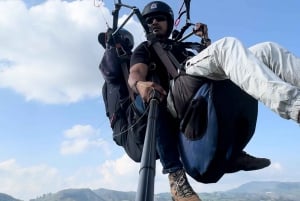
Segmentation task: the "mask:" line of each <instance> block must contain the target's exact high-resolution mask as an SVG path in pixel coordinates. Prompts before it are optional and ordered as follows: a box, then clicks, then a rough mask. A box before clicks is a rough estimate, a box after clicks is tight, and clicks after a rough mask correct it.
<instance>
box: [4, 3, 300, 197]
mask: <svg viewBox="0 0 300 201" xmlns="http://www.w3.org/2000/svg"><path fill="white" fill-rule="evenodd" d="M148 2H149V1H137V0H135V1H134V0H123V3H125V4H128V5H135V6H137V7H138V8H141V9H142V8H143V5H145V4H146V3H148ZM168 2H170V4H171V5H172V7H173V9H174V13H175V15H176V16H177V12H178V10H179V8H180V6H181V1H175V0H171V1H168ZM97 4H98V5H100V6H99V7H96V6H95V5H94V0H81V1H60V0H49V1H44V0H26V1H25V0H24V1H21V0H13V1H12V0H1V1H0V98H1V101H0V103H1V104H0V139H1V140H0V178H1V181H0V192H1V193H7V194H10V195H12V196H14V197H16V198H19V199H24V200H29V199H30V198H35V197H36V196H40V195H42V194H44V193H49V192H52V193H55V192H57V191H59V190H62V189H66V188H91V189H97V188H109V189H115V190H133V191H135V190H136V189H137V183H138V182H137V181H138V169H139V164H137V163H134V162H132V161H131V160H130V159H129V158H128V157H127V156H126V155H125V153H124V151H123V150H122V148H121V147H118V146H117V145H115V144H114V142H113V141H112V139H111V131H110V127H109V123H108V120H107V119H106V116H105V112H104V105H103V101H102V97H101V86H102V83H103V80H102V77H101V74H100V72H99V70H98V65H99V62H100V59H101V56H102V54H103V49H102V48H101V46H100V45H99V44H98V42H97V35H98V33H99V32H102V31H105V30H106V25H105V24H106V21H107V22H108V24H111V22H112V21H111V20H112V19H111V11H112V9H113V8H114V5H113V1H104V3H102V2H100V1H97ZM191 5H192V6H191V20H192V22H204V23H206V24H208V27H209V34H210V37H211V39H212V40H213V41H215V40H217V39H220V38H222V37H225V36H233V37H237V38H239V39H240V40H241V41H242V42H243V43H244V44H245V45H246V46H247V47H249V46H251V45H254V44H255V43H258V42H263V41H274V42H277V43H279V44H281V45H282V46H284V47H286V48H288V49H289V50H290V51H291V52H293V53H295V54H296V55H298V56H300V41H299V37H298V36H299V33H300V28H299V26H298V25H299V19H300V13H299V11H298V9H299V7H300V2H299V1H297V0H291V1H288V2H285V3H282V2H281V1H271V0H264V1H261V0H251V1H250V0H244V1H240V0H228V1H218V0H211V1H196V0H194V1H192V3H191ZM129 11H130V10H128V9H124V10H122V12H121V13H122V15H121V16H120V20H121V21H122V20H124V16H123V14H126V13H127V14H128V13H129ZM183 23H184V19H183V20H182V22H181V24H180V26H182V25H183ZM126 28H127V29H128V30H130V31H131V32H132V33H133V34H134V36H135V42H136V44H138V43H139V42H141V41H142V40H144V34H143V31H142V29H141V27H140V26H139V24H138V22H137V21H136V20H135V19H132V20H130V21H129V22H128V24H127V25H126ZM191 40H194V38H191ZM299 73H300V72H299ZM299 130H300V127H299V126H298V125H297V124H296V123H294V122H292V121H289V120H285V119H282V118H280V117H278V116H277V115H276V114H274V113H273V112H271V111H270V110H269V109H268V108H266V107H265V106H263V105H262V104H260V105H259V116H258V123H257V129H256V134H255V136H254V137H253V138H252V140H251V142H250V143H249V144H248V146H247V147H246V151H247V152H249V153H251V154H253V155H256V156H262V157H268V158H270V159H271V160H272V165H271V166H270V167H268V168H266V169H264V170H260V171H254V172H239V173H235V174H230V175H225V176H224V177H223V178H222V179H221V180H220V181H219V182H218V183H216V184H209V185H208V184H201V183H197V182H195V181H193V180H192V179H190V180H191V183H192V186H193V187H194V188H195V190H196V191H198V192H212V191H219V190H227V189H230V188H234V187H237V186H238V185H240V184H243V183H245V182H249V181H254V180H256V181H257V180H259V181H270V180H276V181H300V172H299V169H298V165H299V164H300V158H299V156H298V153H299V151H300V148H299V142H300V132H299ZM160 172H161V166H160V164H159V163H157V174H156V183H155V191H156V192H168V191H169V186H168V180H167V176H166V175H162V174H161V173H160Z"/></svg>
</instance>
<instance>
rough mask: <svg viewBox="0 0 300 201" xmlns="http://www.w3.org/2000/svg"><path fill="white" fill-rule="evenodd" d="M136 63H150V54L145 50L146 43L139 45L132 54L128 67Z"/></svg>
mask: <svg viewBox="0 0 300 201" xmlns="http://www.w3.org/2000/svg"><path fill="white" fill-rule="evenodd" d="M137 63H144V64H147V65H148V64H149V63H150V53H149V49H148V48H147V42H143V43H141V44H140V45H139V46H137V47H136V49H135V50H134V51H133V53H132V56H131V59H130V66H133V65H134V64H137Z"/></svg>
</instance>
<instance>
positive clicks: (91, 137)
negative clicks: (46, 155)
mask: <svg viewBox="0 0 300 201" xmlns="http://www.w3.org/2000/svg"><path fill="white" fill-rule="evenodd" d="M64 137H65V139H64V141H63V142H62V144H61V148H60V153H61V154H63V155H68V154H79V153H82V152H85V151H86V150H88V149H92V148H101V149H102V150H103V151H104V153H106V154H107V155H108V154H109V153H110V149H109V148H108V147H109V145H108V143H107V142H106V141H105V140H103V139H101V138H100V137H99V132H98V131H97V130H96V129H94V128H93V127H92V126H90V125H75V126H73V127H72V128H71V129H68V130H66V131H65V132H64Z"/></svg>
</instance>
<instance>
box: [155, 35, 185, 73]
mask: <svg viewBox="0 0 300 201" xmlns="http://www.w3.org/2000/svg"><path fill="white" fill-rule="evenodd" d="M151 45H152V47H153V49H154V50H155V52H156V53H157V55H158V57H159V58H160V60H161V62H162V63H163V64H164V66H165V67H166V69H167V70H168V72H169V73H170V75H171V76H172V78H173V79H174V78H176V77H177V76H178V75H179V73H178V72H177V70H176V67H175V66H174V63H172V61H171V59H170V57H169V55H168V52H167V51H166V50H164V49H163V47H162V46H161V44H160V43H159V42H158V41H156V42H154V43H152V44H151Z"/></svg>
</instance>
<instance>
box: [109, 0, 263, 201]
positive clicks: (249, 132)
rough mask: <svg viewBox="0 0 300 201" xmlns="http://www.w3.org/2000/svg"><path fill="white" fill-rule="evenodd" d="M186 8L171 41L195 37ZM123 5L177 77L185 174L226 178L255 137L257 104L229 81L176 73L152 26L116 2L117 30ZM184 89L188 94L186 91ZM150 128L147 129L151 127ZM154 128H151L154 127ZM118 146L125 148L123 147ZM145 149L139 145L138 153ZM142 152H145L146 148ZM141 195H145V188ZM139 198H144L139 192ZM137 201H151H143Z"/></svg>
mask: <svg viewBox="0 0 300 201" xmlns="http://www.w3.org/2000/svg"><path fill="white" fill-rule="evenodd" d="M183 5H185V8H186V10H185V11H183V12H181V13H180V14H179V18H178V19H177V20H176V21H175V23H176V24H178V21H179V19H180V17H181V16H182V15H183V14H186V19H187V21H186V25H185V26H184V27H183V28H182V29H181V31H175V32H173V39H174V40H175V41H176V42H183V40H185V39H186V38H188V37H189V36H191V35H192V34H193V32H191V33H190V34H188V35H187V36H183V34H184V32H185V31H186V30H187V29H188V28H189V27H190V26H191V25H193V24H192V23H190V18H189V8H190V0H184V3H183ZM121 6H125V7H127V8H130V9H132V13H131V14H130V15H129V16H128V19H129V18H130V17H131V16H132V15H133V14H136V15H137V17H138V19H139V20H140V22H141V24H142V26H143V28H144V29H145V31H146V34H147V39H148V40H149V41H151V48H153V50H154V51H155V52H156V54H157V55H158V56H159V58H160V60H161V62H162V63H163V64H164V66H165V67H166V68H167V70H168V72H169V74H170V75H171V76H172V77H173V80H174V85H173V88H171V89H170V91H171V93H172V96H173V97H172V98H173V102H174V106H175V108H176V110H177V112H178V111H179V117H180V119H181V123H180V128H181V133H180V134H179V149H180V153H181V159H182V162H183V165H184V168H185V170H186V172H187V173H188V174H189V175H190V176H191V177H193V178H194V179H195V180H197V181H199V182H202V183H215V182H217V181H218V180H219V179H220V178H221V177H222V176H223V175H224V174H225V173H226V167H227V165H228V164H230V162H231V160H232V159H234V157H236V156H237V155H238V154H239V153H240V152H241V151H242V150H243V149H244V147H245V146H246V145H247V143H248V142H249V140H250V139H251V137H252V136H253V134H254V131H255V126H256V118H257V101H256V100H255V99H253V98H252V97H250V96H249V95H248V94H246V93H245V92H243V91H242V90H241V89H240V88H238V87H237V86H236V85H234V84H233V83H232V82H231V81H230V80H225V81H213V80H209V79H202V80H201V81H199V80H197V79H195V78H194V77H192V76H188V75H185V74H183V75H182V74H178V73H177V72H176V71H174V69H176V68H177V69H178V62H177V61H176V59H175V58H174V56H172V54H169V52H168V51H166V50H164V49H163V48H162V45H161V44H160V42H158V41H155V39H154V37H153V38H151V33H150V32H149V30H148V26H147V24H146V23H145V22H144V20H143V18H142V16H141V14H140V12H139V10H138V9H137V8H136V7H130V6H128V5H124V4H122V3H121V1H120V0H119V2H118V3H115V8H116V9H115V11H114V12H113V14H114V25H116V24H117V22H116V18H115V16H117V15H116V14H115V13H117V12H118V10H119V9H120V7H121ZM128 19H127V20H125V21H124V23H123V24H122V25H121V26H120V28H121V27H122V26H124V24H125V23H126V22H127V21H128ZM114 27H116V26H114ZM117 31H118V29H116V30H115V31H114V32H113V33H117ZM113 35H114V34H113ZM208 40H209V39H208V38H203V39H202V41H201V44H205V43H206V42H207V41H208ZM185 44H186V45H187V47H188V48H194V47H196V48H198V50H201V48H202V47H203V46H201V44H200V46H199V45H198V44H199V43H198V44H195V43H188V42H186V43H185ZM172 69H173V70H172ZM193 83H196V85H194V86H193ZM189 86H191V87H189ZM129 90H130V89H129ZM186 90H189V91H188V92H186ZM186 93H188V94H187V95H185V96H184V97H180V95H181V94H186ZM181 103H184V104H181ZM148 117H149V116H148ZM145 122H146V121H145ZM145 122H144V123H145ZM146 124H147V122H146V123H145V124H144V127H143V126H142V127H143V128H145V125H146ZM147 125H148V126H149V122H148V124H147ZM150 125H151V126H152V124H150ZM154 127H155V126H154ZM121 130H122V129H121ZM146 130H148V128H147V129H146ZM154 130H155V129H154ZM143 131H145V130H143ZM124 136H125V135H124ZM127 136H129V135H127ZM143 136H145V135H143ZM146 136H147V132H146ZM153 140H155V139H152V141H153ZM127 141H128V140H127ZM146 141H147V140H146V139H145V141H144V143H145V145H147V146H148V143H146ZM120 144H121V145H122V143H120ZM152 145H153V144H152ZM122 146H124V145H122ZM142 146H143V145H142V144H141V147H140V150H141V149H142ZM144 148H145V147H144ZM153 149H154V150H155V148H153V147H152V152H153ZM125 150H126V148H125ZM143 152H145V149H144V151H143ZM154 152H155V151H154ZM127 153H129V152H127ZM143 154H144V153H143ZM129 156H130V155H129ZM146 157H147V156H146ZM151 157H152V159H153V155H152V156H150V157H149V158H146V159H145V160H148V161H152V162H153V160H149V159H150V158H151ZM144 158H145V157H144ZM154 160H155V158H154ZM142 161H143V157H142ZM153 165H154V167H155V164H153V163H152V164H151V165H149V167H151V168H152V169H153V168H154V167H153ZM142 169H143V168H142V167H141V170H142ZM154 169H155V168H154ZM139 188H145V189H147V185H139ZM139 190H140V191H143V189H139ZM150 190H151V189H150ZM140 191H139V192H140ZM150 194H151V193H150ZM140 195H144V194H143V193H141V194H140ZM138 197H139V196H138ZM138 200H148V199H143V198H141V199H138ZM150 200H151V199H150Z"/></svg>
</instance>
